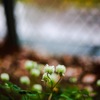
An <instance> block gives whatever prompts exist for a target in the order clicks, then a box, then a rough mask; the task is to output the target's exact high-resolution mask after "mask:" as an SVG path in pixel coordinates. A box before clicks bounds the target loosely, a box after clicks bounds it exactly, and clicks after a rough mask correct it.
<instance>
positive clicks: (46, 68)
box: [44, 65, 55, 74]
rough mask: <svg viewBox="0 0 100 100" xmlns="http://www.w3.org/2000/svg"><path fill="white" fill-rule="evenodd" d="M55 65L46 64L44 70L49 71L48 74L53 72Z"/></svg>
mask: <svg viewBox="0 0 100 100" xmlns="http://www.w3.org/2000/svg"><path fill="white" fill-rule="evenodd" d="M54 70H55V69H54V66H49V65H46V66H45V68H44V72H46V73H48V74H52V73H54Z"/></svg>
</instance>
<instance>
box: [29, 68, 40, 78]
mask: <svg viewBox="0 0 100 100" xmlns="http://www.w3.org/2000/svg"><path fill="white" fill-rule="evenodd" d="M30 74H31V75H32V76H35V77H38V76H39V75H40V70H39V69H32V70H31V71H30Z"/></svg>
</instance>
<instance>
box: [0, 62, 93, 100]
mask: <svg viewBox="0 0 100 100" xmlns="http://www.w3.org/2000/svg"><path fill="white" fill-rule="evenodd" d="M36 66H37V67H36ZM25 68H26V69H27V70H28V71H29V73H30V75H31V77H32V78H33V80H34V78H35V77H39V76H40V74H41V68H40V64H37V63H36V62H33V61H26V63H25ZM42 68H44V72H43V75H42V81H43V82H44V85H42V84H41V82H40V83H32V82H31V78H30V77H28V76H21V77H20V79H19V81H20V83H21V84H22V85H26V86H29V87H30V88H27V89H28V90H27V89H26V90H23V89H21V88H19V87H18V86H16V85H15V84H13V83H10V82H9V81H8V80H9V75H8V74H7V73H2V74H1V80H6V81H4V82H3V83H2V84H0V89H1V91H2V92H1V93H0V99H1V100H16V99H19V100H92V98H91V97H90V95H89V92H87V91H86V90H81V89H79V88H78V87H77V88H76V87H73V86H71V87H70V86H67V88H65V86H62V85H60V84H59V83H60V81H61V80H62V78H63V77H64V75H65V72H66V67H65V66H64V65H58V66H49V65H46V66H44V67H43V65H42ZM42 70H43V69H42ZM70 81H71V82H73V83H75V82H76V81H77V80H76V78H74V77H73V78H71V79H70Z"/></svg>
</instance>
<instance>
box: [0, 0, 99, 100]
mask: <svg viewBox="0 0 100 100" xmlns="http://www.w3.org/2000/svg"><path fill="white" fill-rule="evenodd" d="M28 50H29V51H28ZM13 52H17V53H15V54H14V55H10V54H11V53H13ZM42 54H43V55H42ZM1 55H5V56H4V57H3V58H2V56H1ZM96 58H97V59H96ZM98 58H99V59H98ZM27 60H33V61H36V62H38V63H40V64H44V65H45V64H49V65H55V66H56V65H58V64H63V65H65V66H66V68H67V72H66V75H70V77H76V76H78V78H77V77H76V78H77V79H78V82H77V84H78V85H79V86H81V87H82V88H84V87H88V88H89V90H91V91H93V89H94V90H96V91H97V92H98V94H97V97H95V100H100V95H99V94H100V86H99V87H97V85H96V81H97V80H99V81H100V0H0V73H2V72H6V73H8V74H9V75H10V76H11V82H14V83H17V84H19V83H18V81H17V80H18V79H19V77H20V76H23V75H27V72H26V70H25V68H24V63H25V61H27ZM64 81H65V82H69V80H67V76H66V77H65V80H64ZM70 83H71V82H70ZM99 85H100V84H99Z"/></svg>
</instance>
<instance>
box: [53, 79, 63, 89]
mask: <svg viewBox="0 0 100 100" xmlns="http://www.w3.org/2000/svg"><path fill="white" fill-rule="evenodd" d="M61 80H62V77H60V79H59V80H58V82H57V83H56V84H55V85H54V86H53V88H52V89H54V88H55V87H56V86H57V84H58V83H60V81H61Z"/></svg>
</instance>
